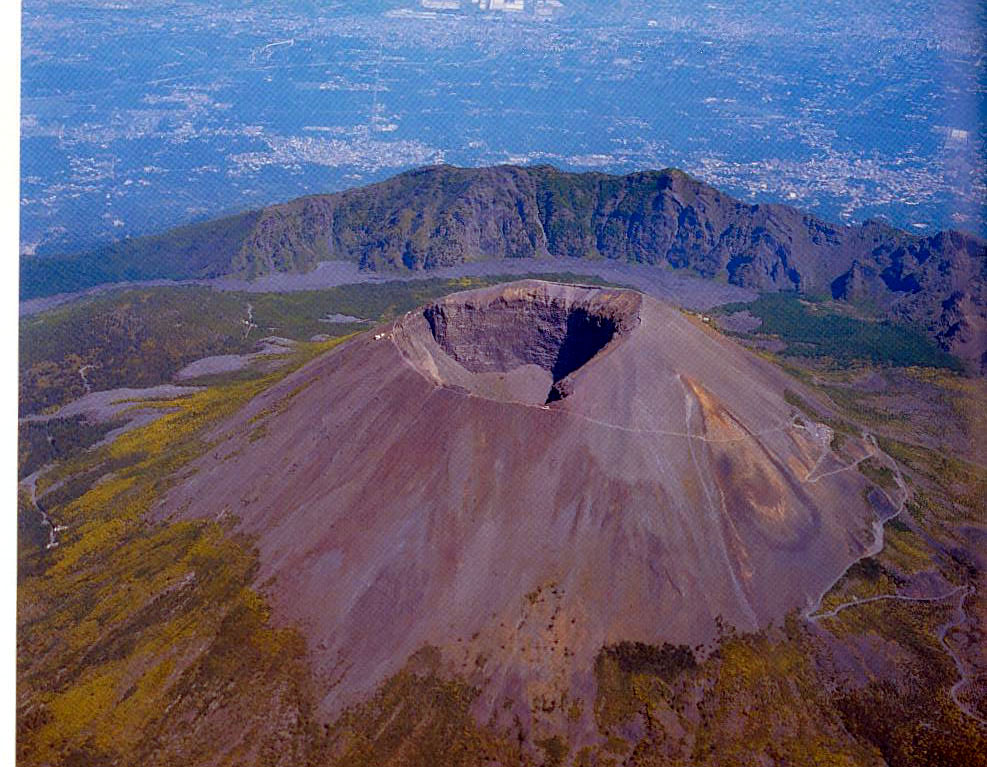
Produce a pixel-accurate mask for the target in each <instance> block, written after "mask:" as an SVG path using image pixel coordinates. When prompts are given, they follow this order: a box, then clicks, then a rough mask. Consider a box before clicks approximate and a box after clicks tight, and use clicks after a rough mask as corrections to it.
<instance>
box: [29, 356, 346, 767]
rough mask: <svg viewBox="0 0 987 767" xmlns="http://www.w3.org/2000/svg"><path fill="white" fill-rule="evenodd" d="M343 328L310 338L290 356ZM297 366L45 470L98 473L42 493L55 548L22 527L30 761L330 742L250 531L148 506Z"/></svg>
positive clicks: (301, 756) (296, 757)
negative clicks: (273, 612)
mask: <svg viewBox="0 0 987 767" xmlns="http://www.w3.org/2000/svg"><path fill="white" fill-rule="evenodd" d="M338 343H339V339H336V340H333V341H329V342H326V343H321V344H308V345H304V346H303V347H302V348H300V349H299V351H298V352H297V353H296V355H295V356H294V358H293V359H292V361H291V365H289V366H288V369H293V368H295V367H297V366H299V365H301V364H303V363H304V362H305V361H307V360H309V359H311V358H312V357H313V356H315V355H316V354H319V353H322V352H324V351H327V350H328V349H330V348H331V347H332V346H333V345H335V344H338ZM286 374H287V369H286V370H284V371H280V372H277V373H272V374H269V375H267V376H265V377H264V378H259V379H257V380H253V381H248V382H243V383H238V384H234V385H229V386H222V387H220V386H217V387H213V388H211V389H207V390H205V391H202V392H200V393H197V394H194V395H192V396H188V397H184V398H180V399H175V400H172V401H169V402H162V403H157V406H158V407H160V408H161V409H162V411H163V412H164V415H162V416H161V418H159V419H158V420H156V421H154V422H153V423H151V424H148V425H147V426H144V427H142V428H139V429H136V430H134V431H131V432H128V433H126V434H124V435H122V436H121V437H119V438H118V439H117V440H115V441H114V442H113V443H111V444H110V445H106V446H102V447H99V448H97V449H95V450H90V451H86V452H81V453H77V454H75V455H74V456H72V457H71V458H69V459H67V460H63V461H62V462H61V463H60V464H59V465H58V466H57V467H56V468H55V469H54V470H53V471H52V472H50V474H52V476H50V477H49V476H48V475H46V477H45V479H46V482H47V484H46V486H48V487H50V486H51V484H52V483H54V482H57V481H58V480H60V479H69V480H71V478H72V477H84V478H86V480H87V481H88V486H87V487H79V488H78V489H77V490H76V491H75V492H73V493H70V494H68V495H66V496H63V497H62V498H60V499H59V498H56V497H51V496H54V493H52V494H51V496H49V495H44V496H43V499H44V502H45V505H46V508H47V509H48V511H49V513H50V514H51V516H52V518H53V519H54V520H56V521H57V523H58V524H59V525H64V526H66V529H64V530H62V531H61V532H60V533H59V545H58V547H57V548H55V549H49V550H47V551H44V550H43V549H42V548H41V547H42V545H43V543H44V541H43V540H40V539H39V536H38V535H36V534H35V535H28V534H24V535H20V536H19V540H18V544H19V555H20V557H21V561H22V562H27V563H30V566H29V567H26V568H25V569H24V570H23V571H22V573H21V575H22V580H21V582H20V585H19V589H18V637H17V638H18V690H17V711H18V719H17V732H18V739H17V740H18V743H17V745H18V758H19V762H20V763H24V764H101V763H114V764H124V765H168V764H175V763H189V762H198V761H201V760H202V759H203V758H204V755H205V754H207V753H208V754H210V755H211V756H212V757H216V756H217V755H222V756H223V758H225V759H226V760H228V761H229V763H242V762H244V761H252V762H258V763H264V764H282V765H295V764H299V763H304V762H305V761H307V760H308V759H309V758H311V756H312V754H313V753H315V752H316V751H318V750H319V749H322V748H323V745H324V735H323V733H322V730H321V728H320V727H319V726H317V725H315V723H314V718H313V711H314V706H315V701H314V697H313V692H312V690H311V689H310V688H309V687H308V686H307V685H308V684H309V681H308V680H310V679H311V675H310V672H309V670H308V668H307V666H306V661H305V651H304V643H303V641H302V639H301V638H300V636H299V635H298V634H297V633H296V632H294V631H293V630H290V629H278V628H273V627H272V626H271V625H270V623H269V611H268V608H267V606H266V605H265V603H264V600H263V599H262V598H261V597H260V595H259V594H257V593H256V592H255V591H254V590H253V589H252V588H251V585H250V584H251V583H252V582H253V580H254V577H255V573H256V556H255V554H254V552H253V550H252V548H251V546H250V543H249V541H247V540H244V539H242V538H239V537H237V536H235V535H232V534H231V530H230V529H229V528H228V527H224V526H223V525H222V524H220V523H219V522H216V521H206V520H202V521H191V522H177V523H156V524H155V523H151V522H150V521H149V519H148V512H149V511H150V509H151V506H152V505H153V503H154V502H155V500H156V499H157V498H159V497H160V495H161V493H162V492H163V491H164V490H165V489H166V488H167V487H168V486H169V484H170V483H171V482H172V481H174V480H173V478H174V475H175V472H176V471H177V470H178V469H180V468H181V467H183V466H185V465H186V464H187V463H188V462H189V461H190V460H191V459H193V458H194V457H196V456H197V455H199V454H201V453H202V452H203V451H204V450H206V449H208V447H209V443H208V442H207V441H205V440H204V434H205V433H206V432H207V430H208V429H209V428H210V427H211V426H212V425H214V424H216V423H217V422H218V421H219V420H221V419H223V418H225V417H227V416H229V415H230V414H231V413H233V412H235V411H236V410H237V409H239V407H240V406H241V405H242V404H243V403H245V402H246V401H248V400H249V399H250V398H252V397H253V396H255V395H256V394H257V393H259V392H260V391H262V390H264V389H266V388H268V387H269V386H271V385H272V384H273V383H275V382H276V381H278V380H280V379H281V378H282V377H283V376H284V375H286ZM93 480H96V481H93ZM84 484H85V482H84ZM42 492H43V489H42ZM20 507H21V509H22V510H23V511H22V512H21V513H23V514H25V515H26V514H27V513H28V512H30V511H31V509H30V504H29V503H28V501H27V500H25V499H22V502H21V504H20ZM19 516H20V514H19ZM36 527H37V526H35V528H36ZM258 700H263V701H265V705H264V706H262V707H258V706H257V705H256V701H258ZM178 722H181V723H182V724H181V726H176V723H178ZM231 723H235V726H231Z"/></svg>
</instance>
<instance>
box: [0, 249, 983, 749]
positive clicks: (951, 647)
mask: <svg viewBox="0 0 987 767" xmlns="http://www.w3.org/2000/svg"><path fill="white" fill-rule="evenodd" d="M561 263H565V262H561ZM645 268H647V267H645ZM542 277H543V279H537V280H531V279H522V280H520V281H518V280H517V279H516V278H515V277H513V276H503V277H497V276H487V277H474V278H457V279H445V280H444V279H432V280H416V281H398V282H381V283H377V284H359V285H350V286H341V287H336V288H331V289H326V290H321V291H308V292H300V293H298V292H295V293H262V292H252V293H247V294H241V293H231V292H224V291H217V290H212V289H209V288H206V287H201V286H180V287H129V288H128V287H123V288H118V289H116V290H113V291H110V292H107V293H104V294H99V295H96V296H90V297H85V298H82V299H79V300H76V301H74V302H70V303H68V304H65V305H62V306H58V307H56V308H54V309H51V310H49V311H47V312H42V313H40V314H35V315H32V316H31V317H28V318H26V319H25V320H24V321H23V322H22V328H21V340H22V349H23V350H24V351H23V353H22V389H21V400H22V402H21V404H22V414H23V417H22V422H21V451H20V474H21V476H22V482H21V486H20V487H21V492H20V495H19V504H18V520H19V537H18V540H19V572H20V581H19V591H18V594H19V596H18V599H19V611H18V627H19V630H18V643H19V652H18V680H19V685H18V722H17V724H18V750H19V762H20V763H22V764H67V765H69V764H135V765H136V764H141V765H146V764H161V765H166V764H175V763H183V764H203V765H205V764H224V763H236V764H265V765H267V764H284V765H297V764H311V765H322V764H327V765H426V764H427V765H442V764H448V765H463V764H466V765H469V764H475V765H494V764H499V765H549V764H552V765H562V764H573V765H616V764H626V765H683V766H684V765H747V764H751V763H761V764H777V765H781V764H798V765H801V764H820V765H822V764H826V765H830V764H835V765H950V764H956V765H977V764H984V763H985V757H984V754H985V753H987V750H985V745H987V737H985V727H984V720H985V718H987V696H985V689H987V687H985V678H987V657H985V656H984V654H983V646H984V641H983V637H984V620H985V616H987V601H985V599H984V596H983V594H984V587H985V583H984V568H985V565H987V562H985V561H984V560H985V558H984V545H983V544H984V541H985V540H987V525H985V514H984V512H985V509H984V499H985V496H987V493H985V490H987V471H985V469H984V464H985V462H987V455H985V454H984V445H985V444H987V441H985V440H984V439H983V437H984V434H985V422H984V415H983V414H984V412H985V410H984V407H983V406H984V403H985V402H987V385H985V381H984V379H983V378H982V377H979V376H976V375H971V373H970V372H969V369H967V371H966V372H964V370H963V365H962V364H961V363H959V362H958V361H957V360H956V358H954V357H950V356H948V355H943V356H937V355H939V354H941V351H937V350H936V347H935V344H934V342H933V341H931V340H930V339H929V336H927V335H925V334H924V333H922V332H921V331H919V330H916V329H914V328H909V327H906V326H901V325H888V324H886V323H882V321H880V320H879V319H877V318H875V317H873V316H871V315H868V314H867V313H866V312H865V311H864V309H863V308H860V307H856V308H855V307H854V306H852V305H848V304H847V303H846V302H834V301H831V300H830V301H821V300H818V299H817V300H814V301H810V300H807V299H806V298H799V297H795V296H785V295H782V294H770V293H769V294H766V295H765V296H763V297H762V298H756V296H752V298H755V300H747V301H746V302H739V303H738V302H734V303H733V304H728V305H723V306H721V307H720V308H718V309H713V310H708V309H704V310H703V311H702V312H701V313H700V312H696V311H689V310H683V309H680V308H677V307H676V306H675V305H673V304H671V303H668V302H667V301H659V300H656V299H654V298H652V297H651V296H649V295H646V294H642V293H640V292H638V291H635V290H629V289H626V288H621V287H619V286H615V285H611V284H607V283H605V282H603V281H602V280H598V279H592V278H590V277H587V276H585V275H582V276H576V275H554V276H553V275H542ZM512 280H513V281H512ZM697 282H699V281H698V280H697ZM722 300H726V294H724V297H722V298H721V301H722ZM792 317H795V318H796V320H798V321H797V322H795V323H794V325H795V326H796V328H797V329H798V330H797V332H795V331H792V329H791V323H789V324H788V325H786V322H787V321H790V320H791V319H792ZM729 327H735V328H740V329H743V332H742V333H739V334H738V332H736V331H730V330H728V328H729ZM834 328H835V329H836V330H837V331H838V332H845V331H846V329H847V328H849V329H850V330H851V331H852V335H851V338H865V337H866V336H867V333H868V332H877V333H879V339H880V340H881V341H882V342H884V344H885V345H887V346H889V347H890V348H893V349H895V350H897V351H896V352H895V354H903V355H905V357H904V358H901V359H898V358H894V359H892V358H889V357H887V356H885V357H880V356H878V357H877V358H875V357H873V356H872V353H871V352H872V350H871V349H870V348H869V347H868V345H867V344H866V343H861V344H858V345H856V346H855V345H853V344H852V343H842V342H838V343H837V344H836V346H837V347H840V349H841V352H840V354H839V355H835V356H834V353H833V348H834V344H833V339H832V338H830V337H828V336H827V333H828V332H831V331H832V330H833V329H834ZM176 329H177V330H179V331H180V332H176ZM813 333H815V335H813ZM767 349H771V351H768V350H767ZM135 358H143V359H144V360H145V361H146V362H145V364H132V363H130V362H129V361H130V360H133V359H135ZM196 360H206V364H202V363H196ZM210 360H212V361H211V362H210ZM231 360H237V361H236V362H235V363H231V362H230V361H231ZM191 363H196V364H191ZM172 382H174V383H178V384H181V385H180V386H175V385H174V383H172ZM123 387H130V388H123ZM137 387H144V388H137Z"/></svg>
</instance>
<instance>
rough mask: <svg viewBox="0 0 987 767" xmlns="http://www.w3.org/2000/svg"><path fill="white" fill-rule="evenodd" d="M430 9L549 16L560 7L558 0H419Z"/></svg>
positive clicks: (424, 6)
mask: <svg viewBox="0 0 987 767" xmlns="http://www.w3.org/2000/svg"><path fill="white" fill-rule="evenodd" d="M421 4H422V7H423V8H425V9H427V10H430V11H469V10H474V11H493V12H498V11H500V12H507V13H528V14H531V15H535V16H551V15H552V14H553V13H554V12H555V11H556V10H558V9H559V8H561V7H562V3H561V2H560V0H421Z"/></svg>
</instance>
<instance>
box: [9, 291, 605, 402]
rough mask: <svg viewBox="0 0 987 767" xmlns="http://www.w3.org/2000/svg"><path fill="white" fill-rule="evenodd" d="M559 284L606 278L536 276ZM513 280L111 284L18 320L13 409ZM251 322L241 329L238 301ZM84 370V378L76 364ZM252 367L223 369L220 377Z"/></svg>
mask: <svg viewBox="0 0 987 767" xmlns="http://www.w3.org/2000/svg"><path fill="white" fill-rule="evenodd" d="M536 276H538V277H539V278H540V279H546V280H553V279H554V280H558V281H562V282H583V283H596V284H606V283H604V282H603V281H602V280H597V279H594V278H588V277H583V276H581V275H574V274H569V273H558V274H544V275H536ZM515 279H520V278H519V277H518V276H517V275H494V276H488V277H481V278H461V279H443V280H438V279H436V280H408V281H393V282H385V283H375V284H369V283H361V284H356V285H345V286H341V287H336V288H329V289H326V290H312V291H301V292H297V293H228V292H221V291H215V290H211V289H208V288H204V287H182V286H178V287H155V288H139V289H126V290H119V291H114V292H112V293H108V294H105V295H100V296H98V297H95V298H90V299H86V300H84V301H80V302H77V303H73V304H70V305H68V306H63V307H58V308H55V309H52V310H51V311H48V312H44V313H42V314H39V315H37V316H34V317H29V318H26V319H24V320H23V321H22V322H21V326H20V350H21V351H20V357H21V358H20V369H21V378H20V383H19V392H18V396H19V399H18V401H19V407H20V413H21V415H26V414H29V413H40V412H44V411H50V410H53V409H55V408H57V407H58V406H60V405H63V404H65V403H66V402H69V401H71V400H73V399H75V398H77V397H80V396H82V395H83V394H84V393H85V380H88V381H89V383H90V385H91V386H92V388H93V390H94V391H100V390H105V389H115V388H117V387H121V386H133V387H144V386H154V385H157V384H160V383H166V382H168V381H170V380H171V379H172V377H173V376H174V375H175V373H177V372H178V371H179V370H180V369H181V368H182V367H184V366H185V365H187V364H188V363H190V362H193V361H194V360H197V359H201V358H202V357H208V356H211V355H218V354H244V353H248V352H250V351H252V350H253V349H254V346H255V344H256V343H257V341H258V340H259V339H260V338H263V337H265V336H271V335H277V336H282V337H286V338H291V339H294V340H298V341H307V340H308V339H310V338H312V337H313V336H316V335H328V336H342V335H346V334H348V333H352V332H354V331H355V330H362V329H364V328H365V327H366V325H365V324H362V323H361V324H354V323H343V324H339V323H329V322H322V321H321V320H322V319H324V318H325V317H327V316H329V315H332V314H343V315H348V316H352V317H358V318H360V319H365V320H369V321H371V322H383V321H386V320H388V319H392V318H394V317H396V316H398V315H399V314H402V313H403V312H406V311H410V310H411V309H414V308H415V307H417V306H420V305H421V304H423V303H426V302H428V301H431V300H434V299H436V298H439V297H441V296H444V295H447V294H449V293H452V292H455V291H458V290H467V289H470V288H477V287H483V286H486V285H494V284H497V283H500V282H509V281H511V280H515ZM248 304H250V305H251V307H252V308H253V317H254V323H255V324H256V326H257V327H256V328H255V329H252V330H251V331H250V333H249V334H248V333H246V332H245V331H246V330H247V327H246V325H245V321H246V318H247V305H248ZM83 368H85V371H84V372H85V379H84V378H83V376H82V375H81V374H80V370H82V369H83ZM253 377H256V373H255V372H251V371H249V370H248V371H240V372H238V373H235V374H223V375H222V376H219V377H217V378H214V379H210V380H207V381H205V383H208V384H212V383H220V382H222V383H230V382H233V381H236V380H240V381H242V380H246V379H249V378H253Z"/></svg>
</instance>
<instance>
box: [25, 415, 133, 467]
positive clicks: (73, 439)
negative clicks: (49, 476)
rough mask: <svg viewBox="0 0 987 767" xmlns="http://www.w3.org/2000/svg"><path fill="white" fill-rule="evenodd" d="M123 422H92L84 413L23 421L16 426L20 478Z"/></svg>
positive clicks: (77, 449)
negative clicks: (71, 416) (47, 419)
mask: <svg viewBox="0 0 987 767" xmlns="http://www.w3.org/2000/svg"><path fill="white" fill-rule="evenodd" d="M124 423H125V422H124V421H122V420H121V421H109V422H104V423H98V424H93V423H90V422H89V421H87V420H86V419H85V418H83V417H82V416H75V417H73V418H53V419H52V420H50V421H22V422H21V423H20V424H19V425H18V429H17V476H18V478H23V477H26V476H27V475H29V474H32V473H34V472H35V471H37V470H38V469H40V468H41V467H42V466H44V465H45V464H49V463H52V462H54V461H58V460H61V459H63V458H68V457H69V456H71V455H75V454H76V453H78V452H79V451H80V450H84V449H85V448H87V447H90V446H91V445H94V444H96V443H97V442H99V440H101V439H102V438H103V437H105V436H106V434H107V433H108V432H110V431H113V429H116V428H118V427H120V426H122V425H123V424H124Z"/></svg>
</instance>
